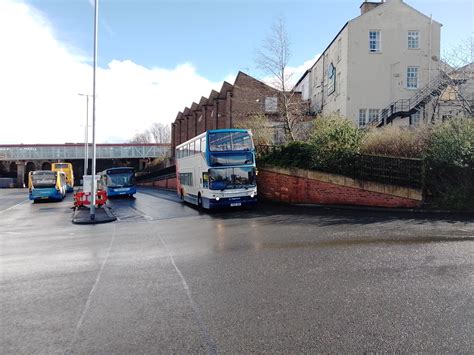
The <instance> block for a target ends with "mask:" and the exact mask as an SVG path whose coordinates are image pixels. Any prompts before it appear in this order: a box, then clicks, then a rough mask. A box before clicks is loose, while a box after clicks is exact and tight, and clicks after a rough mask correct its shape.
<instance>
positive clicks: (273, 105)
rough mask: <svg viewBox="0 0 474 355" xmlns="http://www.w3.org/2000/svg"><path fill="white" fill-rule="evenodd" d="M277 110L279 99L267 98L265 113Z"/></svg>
mask: <svg viewBox="0 0 474 355" xmlns="http://www.w3.org/2000/svg"><path fill="white" fill-rule="evenodd" d="M277 110H278V98H277V97H266V98H265V112H277Z"/></svg>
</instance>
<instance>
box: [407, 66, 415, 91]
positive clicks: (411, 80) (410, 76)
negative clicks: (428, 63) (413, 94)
mask: <svg viewBox="0 0 474 355" xmlns="http://www.w3.org/2000/svg"><path fill="white" fill-rule="evenodd" d="M407 89H418V67H408V68H407Z"/></svg>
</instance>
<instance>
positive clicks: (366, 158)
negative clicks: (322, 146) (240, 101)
mask: <svg viewBox="0 0 474 355" xmlns="http://www.w3.org/2000/svg"><path fill="white" fill-rule="evenodd" d="M256 148H257V153H258V154H257V157H258V158H260V159H261V162H263V164H265V161H266V160H265V156H268V155H269V154H278V153H279V152H280V151H281V150H282V149H284V147H283V146H274V145H257V146H256ZM269 163H270V164H271V160H270V162H269ZM259 165H260V164H259V162H258V161H257V166H259ZM311 165H312V162H311V161H308V162H306V164H305V166H300V167H299V168H301V169H309V167H310V166H311ZM288 166H293V164H291V162H288ZM321 170H322V171H325V172H328V173H333V174H341V175H346V176H350V177H352V178H355V179H361V180H369V181H375V182H380V183H385V184H394V185H399V186H408V187H414V188H421V187H422V186H423V179H424V163H423V160H422V159H415V158H404V157H391V156H380V155H365V154H357V155H355V156H354V158H353V159H352V160H351V161H350V163H348V164H344V166H332V167H327V168H326V169H321Z"/></svg>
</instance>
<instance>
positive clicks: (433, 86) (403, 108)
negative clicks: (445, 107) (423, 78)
mask: <svg viewBox="0 0 474 355" xmlns="http://www.w3.org/2000/svg"><path fill="white" fill-rule="evenodd" d="M450 81H451V78H450V77H449V75H448V74H446V73H445V72H444V71H440V75H439V76H438V77H436V78H435V79H433V80H431V82H429V83H428V84H427V85H425V86H424V87H423V88H422V89H420V90H418V91H417V92H416V93H415V95H413V96H412V97H410V98H409V99H400V100H397V101H394V102H392V103H391V104H390V105H388V106H387V107H386V108H384V109H382V110H380V112H379V114H378V116H377V118H376V119H374V120H372V121H370V122H369V123H368V125H369V126H375V127H380V126H383V125H384V124H386V123H389V122H390V121H392V120H393V118H395V117H397V116H401V115H403V114H409V113H410V112H411V111H413V110H415V109H416V108H418V106H419V105H420V104H421V103H422V102H423V101H424V100H426V99H427V98H429V97H431V96H432V95H433V94H434V93H437V94H439V91H440V90H441V89H443V88H445V87H446V86H447V85H448V84H449V82H450Z"/></svg>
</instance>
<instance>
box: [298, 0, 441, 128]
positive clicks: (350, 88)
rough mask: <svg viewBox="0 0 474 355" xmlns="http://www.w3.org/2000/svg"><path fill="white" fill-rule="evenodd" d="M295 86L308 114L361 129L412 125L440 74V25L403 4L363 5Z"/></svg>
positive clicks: (394, 1)
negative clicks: (335, 117) (334, 118)
mask: <svg viewBox="0 0 474 355" xmlns="http://www.w3.org/2000/svg"><path fill="white" fill-rule="evenodd" d="M360 8H361V15H360V16H358V17H356V18H354V19H352V20H350V21H348V22H347V23H346V24H345V25H344V27H343V28H342V29H341V30H340V31H339V33H338V34H337V35H336V36H335V38H334V39H333V40H332V42H331V43H330V44H329V46H328V47H327V48H326V49H325V50H324V52H323V53H322V55H321V56H320V57H319V59H318V60H317V61H316V63H314V65H313V66H312V67H311V68H310V69H309V70H307V71H306V73H305V74H304V75H303V76H302V77H301V78H300V80H299V81H298V83H297V84H296V85H295V91H300V92H301V93H302V96H303V99H306V100H309V103H310V107H311V111H312V112H314V113H320V114H323V115H328V114H339V115H341V116H344V117H347V118H350V119H352V120H354V122H355V123H356V124H357V125H358V126H359V127H364V126H366V125H367V124H369V122H370V121H374V123H375V124H376V125H382V124H385V123H392V124H397V125H408V124H416V123H417V122H418V121H419V120H420V113H421V114H423V111H424V110H423V107H424V106H425V105H426V104H427V102H429V97H430V95H433V91H434V90H435V89H436V88H438V87H442V86H443V85H444V81H443V78H442V76H441V75H440V71H439V67H440V32H441V26H442V25H441V24H440V23H438V22H436V21H434V20H432V19H431V18H430V17H429V16H426V15H424V14H422V13H420V12H419V11H417V10H416V9H414V8H412V7H411V6H409V5H408V4H406V3H405V2H403V1H402V0H386V1H382V2H367V1H366V2H364V3H362V5H361V6H360Z"/></svg>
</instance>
